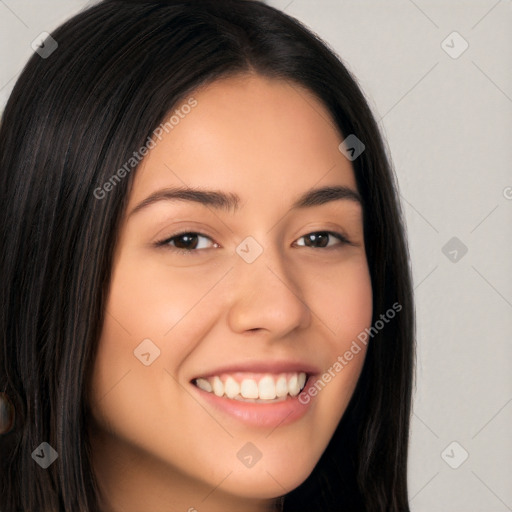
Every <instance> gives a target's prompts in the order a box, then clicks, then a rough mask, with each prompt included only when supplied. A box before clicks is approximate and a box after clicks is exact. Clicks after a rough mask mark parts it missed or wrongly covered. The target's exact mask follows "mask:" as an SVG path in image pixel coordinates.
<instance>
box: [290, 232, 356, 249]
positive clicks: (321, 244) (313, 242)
mask: <svg viewBox="0 0 512 512" xmlns="http://www.w3.org/2000/svg"><path fill="white" fill-rule="evenodd" d="M301 239H303V240H304V243H303V244H297V245H299V246H302V247H312V248H315V249H323V248H325V247H330V246H336V245H345V244H349V243H350V242H349V240H348V239H347V238H346V237H345V236H343V235H342V234H341V233H333V232H331V231H315V232H314V233H308V234H307V235H304V236H302V237H301V238H300V239H299V240H301ZM333 239H337V240H338V243H330V241H331V240H333Z"/></svg>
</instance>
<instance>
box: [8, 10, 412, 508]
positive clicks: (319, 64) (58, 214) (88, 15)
mask: <svg viewBox="0 0 512 512" xmlns="http://www.w3.org/2000/svg"><path fill="white" fill-rule="evenodd" d="M52 37H53V39H55V41H57V43H58V48H57V49H56V50H55V51H54V53H52V54H51V55H50V56H48V57H47V58H42V57H41V56H40V55H38V54H34V55H33V56H32V58H31V59H30V60H29V62H28V63H27V65H26V67H25V69H24V70H23V72H22V74H21V76H20V78H19V79H18V81H17V83H16V85H15V87H14V90H13V92H12V94H11V96H10V98H9V101H8V103H7V106H6V109H5V112H4V114H3V117H2V121H1V126H0V198H1V205H2V215H1V218H0V240H1V244H2V245H1V248H0V275H1V279H2V285H1V286H0V391H5V392H6V393H7V395H8V396H9V397H10V398H11V400H12V401H13V403H14V406H15V408H16V423H15V427H14V429H13V430H12V431H11V432H10V433H9V434H6V435H4V436H1V437H0V465H1V467H0V470H1V478H0V510H1V511H2V512H18V511H20V510H21V511H23V512H28V511H34V510H38V511H44V512H54V511H65V512H86V511H87V512H88V511H96V510H98V501H97V495H96V493H97V491H96V485H95V478H94V474H93V472H92V469H91V463H90V444H89V441H88V438H87V429H86V424H87V406H86V401H87V400H86V398H87V396H86V392H87V387H88V382H89V379H90V374H91V368H92V366H93V363H94V357H95V351H96V345H97V342H98V338H99V335H100V332H101V326H102V322H103V316H104V313H105V304H106V297H107V293H108V286H109V281H110V272H111V266H112V258H113V250H114V247H115V245H116V243H117V240H116V235H117V233H118V229H119V223H120V219H121V217H122V214H123V212H124V208H125V206H126V201H127V197H128V194H129V191H130V187H131V183H132V177H133V173H135V172H136V170H135V169H134V170H133V171H132V173H131V175H130V176H128V177H127V178H126V179H124V180H120V181H119V183H116V186H115V187H113V189H112V191H110V193H109V194H108V197H105V198H103V199H98V198H97V197H96V196H97V194H96V195H95V193H94V191H95V189H97V187H98V186H101V185H102V184H103V183H105V182H107V181H108V180H109V179H110V178H111V176H112V175H113V174H114V173H115V172H116V170H117V169H119V168H120V167H121V166H122V165H123V164H124V163H125V162H126V161H128V160H129V158H130V157H131V156H132V154H133V152H134V151H135V150H137V149H138V148H140V147H141V146H143V145H144V143H145V142H146V140H147V138H148V136H149V135H150V134H151V133H152V132H153V130H155V128H156V127H157V126H158V125H159V124H160V123H162V122H163V121H164V119H165V118H166V115H167V114H168V112H170V111H171V109H172V108H173V107H174V106H176V105H177V104H178V102H179V101H181V100H182V99H183V98H186V96H187V94H190V93H191V92H193V91H194V90H196V89H197V88H198V87H199V86H201V85H203V84H208V83H210V82H212V81H214V80H216V79H218V78H222V77H228V76H232V75H235V74H241V73H242V74H243V73H247V72H257V73H259V74H261V75H263V76H268V77H276V78H279V79H283V80H287V81H288V82H289V83H291V84H293V83H296V84H299V85H302V86H305V87H306V88H308V89H309V90H310V91H312V92H313V93H314V94H315V95H316V96H317V97H318V98H319V99H320V101H322V102H323V103H324V104H325V105H326V107H327V108H328V110H329V111H330V113H331V116H332V119H333V120H334V122H335V123H336V125H337V126H338V128H339V130H340V131H341V133H342V134H344V136H348V135H349V134H355V135H356V136H357V138H358V139H360V140H361V141H362V142H363V143H364V144H365V151H364V152H363V153H362V154H361V155H360V156H359V157H358V158H357V159H356V160H354V161H353V162H352V165H353V168H354V172H355V177H356V182H357V186H358V190H359V193H360V195H361V196H362V198H363V207H364V233H365V243H366V251H367V259H368V264H369V268H370V273H371V280H372V287H373V309H374V314H373V315H374V318H373V320H374V322H376V321H377V320H378V319H379V316H380V315H381V314H383V313H385V312H386V311H388V310H390V308H393V304H395V307H396V304H398V305H400V306H401V311H400V312H399V313H398V314H396V317H395V318H393V320H392V321H389V322H388V323H387V324H386V326H385V328H383V329H381V330H378V329H376V331H378V332H376V333H375V334H373V333H372V337H371V340H370V342H369V344H368V352H367V356H366V360H365V363H364V367H363V370H362V374H361V376H360V379H359V381H358V384H357V387H356V390H355V392H354V395H353V397H352V400H351V401H350V404H349V406H348V409H347V411H346V412H345V414H344V416H343V418H342V420H341V422H340V424H339V426H338V428H337V430H336V432H335V435H334V437H333V438H332V440H331V442H330V444H329V446H328V448H327V450H326V451H325V453H324V454H323V456H322V458H321V460H320V461H319V463H318V464H317V466H316V467H315V469H314V470H313V472H312V474H311V475H310V476H309V478H308V479H307V480H306V481H305V482H304V483H303V484H302V485H301V486H300V487H298V488H297V489H295V490H294V491H292V492H291V493H289V494H287V495H286V496H285V499H284V510H285V511H290V512H291V511H295V512H299V511H304V512H306V511H307V512H313V511H317V510H318V511H324V512H325V511H334V510H336V511H350V510H354V511H356V510H357V511H369V512H383V511H391V512H404V511H405V512H407V511H408V510H409V506H408V496H407V448H408V435H409V419H410V410H411V393H412V387H413V363H414V335H415V333H414V330H415V327H414V311H413V309H414V308H413V300H412V287H411V278H410V268H409V258H408V251H407V245H406V239H405V235H404V225H403V221H402V214H401V211H400V205H399V202H398V192H397V187H396V183H395V178H394V175H393V172H392V170H391V168H390V163H389V159H388V157H387V154H386V150H385V147H384V144H383V141H382V138H381V135H380V134H379V130H378V128H377V125H376V122H375V120H374V118H373V116H372V114H371V112H370V109H369V107H368V105H367V102H366V100H365V98H364V96H363V94H362V93H361V91H360V89H359V88H358V86H357V84H356V81H355V79H354V78H353V77H352V76H351V75H350V73H349V72H348V71H347V69H346V68H345V67H344V66H343V64H342V63H341V61H340V59H339V58H338V57H337V56H336V55H335V54H334V53H333V51H332V50H330V49H328V47H327V46H326V45H325V43H323V42H322V41H321V40H320V39H319V38H318V37H317V36H315V35H314V34H312V33H311V32H310V31H309V30H307V29H306V28H305V27H304V26H303V25H302V24H301V23H299V22H298V21H297V20H295V19H293V18H292V17H290V16H287V15H285V14H283V13H282V12H280V11H278V10H276V9H274V8H271V7H269V6H267V5H265V4H263V3H261V2H258V1H252V0H168V1H164V0H139V1H135V0H128V1H127V0H104V1H103V2H101V3H100V4H98V5H95V6H93V7H91V8H89V9H87V10H85V11H84V12H82V13H80V14H78V15H76V16H75V17H73V18H72V19H71V20H69V21H68V22H66V23H65V24H63V25H62V26H60V27H59V28H58V29H57V30H55V31H54V32H53V33H52ZM42 442H48V443H49V444H50V445H51V446H52V447H53V448H55V450H56V451H57V453H58V454H59V458H58V460H57V462H56V463H54V464H52V465H51V466H50V467H49V468H48V469H46V470H43V469H42V468H40V467H39V466H38V465H37V464H35V463H34V461H33V460H32V457H31V453H32V452H33V451H34V449H35V448H36V447H38V446H39V445H40V444H41V443H42Z"/></svg>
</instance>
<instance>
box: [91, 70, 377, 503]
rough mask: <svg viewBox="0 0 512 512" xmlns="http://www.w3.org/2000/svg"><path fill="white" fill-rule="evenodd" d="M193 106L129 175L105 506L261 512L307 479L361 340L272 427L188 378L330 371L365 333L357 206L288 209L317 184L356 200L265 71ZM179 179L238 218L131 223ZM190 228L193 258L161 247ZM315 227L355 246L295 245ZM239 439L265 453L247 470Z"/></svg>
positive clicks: (100, 467) (339, 409) (218, 213)
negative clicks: (154, 350) (261, 366)
mask: <svg viewBox="0 0 512 512" xmlns="http://www.w3.org/2000/svg"><path fill="white" fill-rule="evenodd" d="M193 97H194V98H195V99H196V100H197V106H196V107H195V108H194V109H192V110H191V112H190V113H189V114H188V115H187V116H185V117H184V118H183V119H181V120H180V122H179V124H177V125H176V126H175V127H174V129H173V130H172V131H170V132H169V133H168V134H165V135H164V137H163V138H162V140H161V141H160V142H158V144H157V145H156V147H155V148H154V149H152V150H151V151H150V152H149V154H148V155H147V156H146V157H145V159H144V161H143V163H142V164H141V166H140V167H139V168H138V169H137V172H136V174H135V176H134V181H133V187H132V189H131V193H130V196H129V202H128V206H127V209H126V214H125V216H124V219H123V222H122V226H121V230H120V238H119V241H118V245H117V247H116V254H115V261H114V264H113V269H112V280H111V288H110V293H109V297H108V305H107V312H106V315H105V322H104V325H103V330H102V334H101V339H100V342H99V349H98V354H97V358H96V360H95V364H94V369H93V375H92V382H91V387H90V398H89V405H90V425H89V428H90V436H91V443H92V454H93V466H94V470H95V473H96V474H97V476H98V482H99V485H100V489H101V491H102V495H103V504H102V509H103V510H104V511H105V512H107V511H108V512H110V511H115V512H140V511H141V510H151V511H152V512H172V511H190V512H193V511H194V510H197V511H198V512H221V511H222V512H226V511H228V512H229V511H240V510H243V511H244V512H252V511H267V510H271V509H272V506H273V503H274V500H273V498H275V497H277V496H281V495H283V494H286V493H287V492H289V491H291V490H292V489H294V488H296V487H297V486H298V485H300V484H301V483H302V482H303V481H304V480H305V479H306V478H307V476H308V475H309V474H310V473H311V471H312V470H313V468H314V466H315V464H316V463H317V462H318V460H319V458H320V456H321V454H322V452H323V451H324V450H325V448H326V446H327V444H328V442H329V440H330V439H331V437H332V435H333V433H334V430H335V428H336V426H337V424H338V423H339V420H340V418H341V417H342V415H343V413H344V411H345V409H346V407H347V405H348V402H349V400H350V397H351V395H352V393H353V391H354V388H355V385H356V383H357V380H358V377H359V375H360V372H361V369H362V365H363V362H364V357H365V352H366V350H365V347H364V346H362V350H361V351H360V352H359V353H358V354H357V355H355V356H354V358H353V359H352V360H351V361H350V363H349V364H347V365H346V366H345V367H344V368H343V370H342V371H341V372H339V373H337V374H336V376H335V377H334V378H333V379H332V380H331V381H330V382H329V383H328V384H327V385H326V386H325V388H324V389H322V390H321V391H320V392H319V393H318V395H317V396H315V397H314V399H312V401H311V403H310V406H309V409H308V411H307V413H306V414H305V415H304V416H303V417H302V418H300V419H299V420H297V421H295V422H292V423H289V424H285V425H281V426H279V427H277V428H268V427H258V426H249V425H247V424H245V423H243V422H241V421H240V420H238V419H235V418H233V417H232V416H230V415H228V414H226V413H224V412H222V411H219V410H218V409H216V408H214V407H213V406H212V405H211V404H210V403H209V402H207V401H206V400H202V399H201V398H199V399H198V398H197V396H198V395H197V394H196V393H195V389H192V387H193V384H191V380H192V379H193V378H195V377H199V376H201V375H202V374H205V373H206V372H207V371H208V370H212V369H216V368H218V367H220V366H222V365H223V364H225V363H226V361H229V362H232V363H235V362H236V363H240V362H246V361H250V360H254V359H257V360H264V361H267V360H289V359H292V360H299V361H308V362H309V363H311V364H313V365H315V366H316V367H317V368H319V369H321V371H325V370H326V369H328V368H329V367H331V366H332V365H333V364H334V362H335V361H336V359H337V357H338V356H340V355H343V354H344V353H345V351H346V350H347V349H348V348H349V347H350V345H351V343H352V341H353V340H354V339H356V337H357V335H358V334H359V333H360V332H361V331H363V330H364V328H366V327H369V326H370V324H371V318H372V289H371V281H370V276H369V270H368V264H367V260H366V255H365V248H364V239H363V219H362V207H361V205H360V204H359V203H358V202H356V201H353V200H347V199H345V200H336V201H331V202H328V203H326V204H323V205H319V206H314V207H308V208H302V209H297V210H291V208H290V207H291V205H292V203H293V202H294V201H295V200H296V199H297V198H298V197H299V196H300V195H302V194H303V193H305V192H307V191H309V190H311V189H312V188H319V187H322V186H328V185H329V186H346V187H350V188H351V189H352V190H354V191H356V192H357V186H356V182H355V178H354V172H353V169H352V166H351V163H350V161H349V160H347V159H346V158H345V157H344V156H343V154H342V153H341V152H340V151H339V149H338V145H339V144H340V142H341V141H342V140H343V138H344V137H343V136H342V135H341V133H339V131H338V130H337V129H336V128H335V125H334V123H333V121H332V120H331V118H330V116H329V113H328V111H327V109H326V108H325V107H324V106H323V105H322V104H321V103H320V102H319V100H317V99H316V97H314V96H313V94H312V93H310V92H309V91H307V90H305V89H303V88H301V87H299V86H298V85H296V84H293V85H292V84H290V83H287V82H285V81H282V80H276V79H268V78H264V77H261V76H259V75H242V76H238V77H235V78H233V77H231V78H229V79H223V80H220V81H217V82H214V83H213V84H209V85H208V86H206V87H203V88H202V89H200V90H198V91H196V92H195V93H194V95H193ZM173 186H188V187H201V188H205V189H215V190H220V191H223V192H226V193H236V194H237V195H239V196H240V199H241V202H240V206H239V210H238V211H237V212H236V213H235V212H234V211H233V210H228V209H225V210H220V209H215V208H213V207H211V206H205V205H202V204H199V203H195V202H192V201H183V200H182V201H176V200H174V201H171V200H162V201H158V202H155V203H153V204H151V205H148V206H146V207H145V208H141V209H140V210H139V211H137V212H135V213H133V214H131V215H130V212H131V211H132V210H133V209H134V208H135V207H136V206H137V205H138V204H139V203H140V202H141V201H143V200H144V199H146V198H147V197H148V196H149V195H151V194H152V193H153V192H155V191H157V190H160V189H163V188H166V187H173ZM184 228H186V231H187V232H195V233H201V234H204V235H206V236H207V238H199V240H198V241H199V242H200V246H198V247H199V248H197V249H195V252H193V253H192V251H190V252H189V253H188V254H187V253H177V252H173V251H172V248H173V247H172V243H173V242H170V245H168V246H167V247H165V246H163V247H156V246H155V242H158V241H160V240H162V239H168V238H170V237H171V236H173V235H174V234H175V233H176V232H179V231H180V230H183V229H184ZM325 231H333V232H340V233H342V234H344V235H345V236H346V237H347V238H348V239H349V240H350V241H351V244H342V243H341V242H340V241H339V240H338V239H337V238H335V237H330V238H329V245H328V247H322V245H319V246H318V245H317V246H315V245H314V244H313V246H307V245H304V244H305V238H307V237H306V235H308V234H310V233H318V232H325ZM248 236H252V237H253V238H254V239H255V240H256V241H257V242H258V244H259V245H260V246H261V247H262V248H263V253H262V254H261V255H260V256H259V257H258V258H257V259H256V260H255V261H254V262H253V263H250V264H249V263H247V262H246V261H244V259H242V258H241V257H240V256H239V254H238V253H237V252H236V248H237V246H238V245H239V244H240V243H241V242H242V240H244V239H245V238H246V237H248ZM179 240H181V242H183V239H182V238H181V239H179ZM179 240H178V241H179ZM174 243H176V239H174ZM317 244H318V243H317ZM189 247H190V245H189ZM192 247H193V246H192ZM147 338H149V339H151V340H152V342H153V343H154V344H155V345H156V346H157V347H158V348H159V350H160V356H159V357H158V358H157V359H155V360H154V362H152V364H150V365H149V366H145V365H144V364H142V363H141V362H140V361H139V359H137V358H136V357H135V356H134V350H135V349H136V347H137V346H138V345H139V344H140V343H141V341H142V340H144V339H147ZM247 442H252V443H253V444H254V445H255V446H256V447H257V448H258V450H259V451H260V452H261V454H262V457H261V459H260V460H259V462H258V463H257V464H255V465H254V466H253V467H251V468H247V467H246V466H245V465H243V464H242V463H241V462H240V460H239V459H238V458H237V452H238V451H239V450H240V448H241V447H242V446H244V445H245V443H247Z"/></svg>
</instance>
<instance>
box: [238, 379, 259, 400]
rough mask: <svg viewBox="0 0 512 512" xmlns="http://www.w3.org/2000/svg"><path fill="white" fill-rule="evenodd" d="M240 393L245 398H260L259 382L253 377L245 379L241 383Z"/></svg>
mask: <svg viewBox="0 0 512 512" xmlns="http://www.w3.org/2000/svg"><path fill="white" fill-rule="evenodd" d="M240 394H241V395H242V396H243V397H244V398H258V384H256V381H255V380H253V379H244V380H243V381H242V384H241V385H240Z"/></svg>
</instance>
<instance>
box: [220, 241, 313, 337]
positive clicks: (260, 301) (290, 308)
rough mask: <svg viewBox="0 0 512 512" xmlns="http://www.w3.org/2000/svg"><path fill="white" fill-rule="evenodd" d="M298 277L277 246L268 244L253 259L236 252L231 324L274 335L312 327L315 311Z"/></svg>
mask: <svg viewBox="0 0 512 512" xmlns="http://www.w3.org/2000/svg"><path fill="white" fill-rule="evenodd" d="M297 277H298V276H296V275H293V274H292V271H291V270H290V269H289V268H288V270H287V269H286V266H285V262H284V258H283V255H282V254H280V253H279V251H278V250H277V249H270V248H265V249H264V251H263V253H262V254H261V256H260V257H259V258H257V259H256V260H255V261H254V262H252V263H247V262H246V261H244V260H243V259H242V258H239V257H238V256H236V263H235V268H234V270H233V272H232V280H233V281H232V282H233V286H232V289H231V293H230V307H229V313H228V323H229V326H230V328H231V329H232V330H233V331H234V332H237V333H244V332H247V331H255V330H263V331H268V335H269V336H271V337H272V338H282V337H284V336H286V335H287V334H289V333H291V332H293V331H294V330H300V329H304V328H306V327H308V326H309V324H310V323H311V313H312V312H311V310H310V308H309V306H308V304H307V303H306V300H305V298H304V295H303V290H301V287H300V284H299V281H298V279H297Z"/></svg>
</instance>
